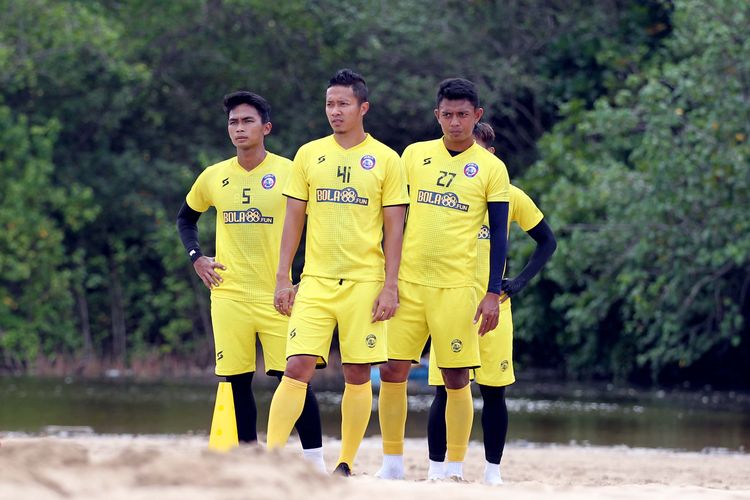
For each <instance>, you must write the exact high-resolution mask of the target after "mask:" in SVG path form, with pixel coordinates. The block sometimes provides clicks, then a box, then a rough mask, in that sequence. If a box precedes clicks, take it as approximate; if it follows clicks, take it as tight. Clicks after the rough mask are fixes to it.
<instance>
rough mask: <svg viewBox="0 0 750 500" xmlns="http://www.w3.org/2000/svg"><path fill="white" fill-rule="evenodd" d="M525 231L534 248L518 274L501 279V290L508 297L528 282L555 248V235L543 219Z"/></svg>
mask: <svg viewBox="0 0 750 500" xmlns="http://www.w3.org/2000/svg"><path fill="white" fill-rule="evenodd" d="M526 233H527V234H528V235H529V236H531V237H532V238H533V239H534V241H536V248H535V249H534V253H533V254H532V255H531V258H530V259H529V262H528V263H527V264H526V267H524V268H523V270H522V271H521V273H520V274H519V275H518V276H516V277H515V278H513V279H506V280H503V292H505V293H506V294H507V295H508V296H509V297H512V296H513V295H515V294H517V293H518V292H520V291H521V290H523V288H524V287H525V286H526V285H527V284H528V282H529V281H531V279H532V278H533V277H534V276H536V275H537V274H538V273H539V271H541V270H542V268H543V267H544V265H545V264H546V263H547V261H548V260H549V258H550V257H552V254H553V253H555V250H556V249H557V241H556V240H555V235H554V234H553V233H552V229H551V228H550V227H549V225H548V224H547V222H546V221H545V220H544V219H542V220H541V222H539V224H537V225H536V226H534V227H532V228H531V229H529V230H528V231H527V232H526Z"/></svg>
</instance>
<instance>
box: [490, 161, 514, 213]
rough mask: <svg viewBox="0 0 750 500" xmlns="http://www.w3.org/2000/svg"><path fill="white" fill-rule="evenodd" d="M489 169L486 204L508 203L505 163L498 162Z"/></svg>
mask: <svg viewBox="0 0 750 500" xmlns="http://www.w3.org/2000/svg"><path fill="white" fill-rule="evenodd" d="M493 167H494V168H492V169H490V172H489V179H488V183H487V202H488V203H489V202H493V201H510V178H509V177H508V169H507V168H505V163H503V162H502V161H500V160H498V162H497V163H496V164H494V165H493Z"/></svg>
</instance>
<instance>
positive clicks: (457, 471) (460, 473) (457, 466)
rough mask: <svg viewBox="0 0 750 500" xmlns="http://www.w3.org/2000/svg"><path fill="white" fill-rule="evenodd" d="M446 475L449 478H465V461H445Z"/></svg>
mask: <svg viewBox="0 0 750 500" xmlns="http://www.w3.org/2000/svg"><path fill="white" fill-rule="evenodd" d="M445 476H446V477H447V478H448V479H463V478H464V463H463V462H445Z"/></svg>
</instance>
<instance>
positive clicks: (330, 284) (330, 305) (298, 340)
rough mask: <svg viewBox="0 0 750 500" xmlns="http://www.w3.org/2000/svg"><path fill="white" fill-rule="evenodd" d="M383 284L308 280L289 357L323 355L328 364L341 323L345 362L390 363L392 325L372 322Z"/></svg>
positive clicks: (292, 324)
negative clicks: (389, 330)
mask: <svg viewBox="0 0 750 500" xmlns="http://www.w3.org/2000/svg"><path fill="white" fill-rule="evenodd" d="M382 289H383V283H382V282H380V281H351V280H338V279H331V278H320V277H317V276H303V278H302V281H301V282H300V285H299V290H298V291H297V296H296V298H295V300H294V307H292V317H291V319H290V320H289V328H288V332H289V333H288V341H287V346H286V357H287V358H289V357H291V356H296V355H300V354H306V355H310V356H318V357H319V358H320V359H319V361H318V365H319V367H320V364H321V360H322V364H323V366H325V365H326V364H328V352H329V350H330V348H331V340H332V339H333V329H334V327H335V326H336V325H337V324H338V330H339V348H340V350H341V362H342V363H345V364H376V363H384V362H385V361H386V358H387V355H388V347H387V346H388V342H387V338H386V323H385V322H383V321H378V322H375V323H373V322H372V306H373V304H374V303H375V299H377V297H378V295H379V294H380V292H381V290H382Z"/></svg>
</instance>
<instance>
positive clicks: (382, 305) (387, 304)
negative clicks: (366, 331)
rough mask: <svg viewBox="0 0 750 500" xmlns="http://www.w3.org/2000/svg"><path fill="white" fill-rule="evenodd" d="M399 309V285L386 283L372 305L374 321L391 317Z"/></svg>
mask: <svg viewBox="0 0 750 500" xmlns="http://www.w3.org/2000/svg"><path fill="white" fill-rule="evenodd" d="M397 310H398V286H396V285H386V286H384V287H383V289H382V290H381V291H380V294H379V295H378V298H377V299H375V303H374V304H373V305H372V323H375V322H376V321H386V320H388V319H391V318H392V317H393V315H394V314H396V311H397Z"/></svg>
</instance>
